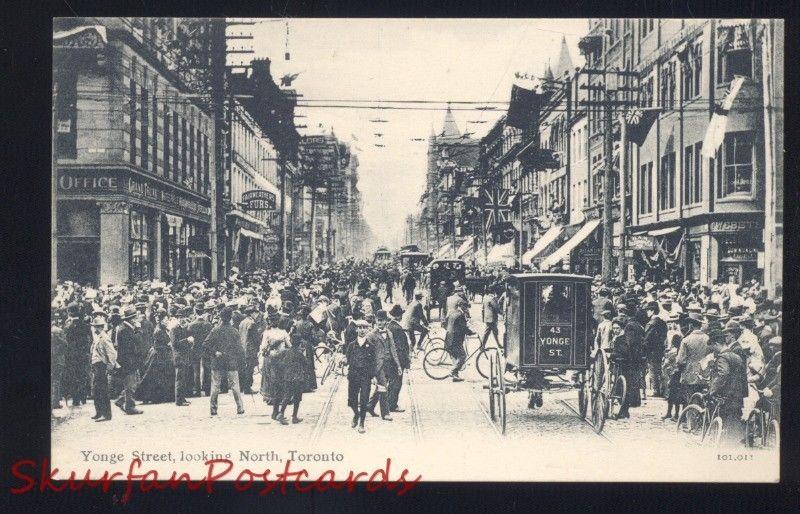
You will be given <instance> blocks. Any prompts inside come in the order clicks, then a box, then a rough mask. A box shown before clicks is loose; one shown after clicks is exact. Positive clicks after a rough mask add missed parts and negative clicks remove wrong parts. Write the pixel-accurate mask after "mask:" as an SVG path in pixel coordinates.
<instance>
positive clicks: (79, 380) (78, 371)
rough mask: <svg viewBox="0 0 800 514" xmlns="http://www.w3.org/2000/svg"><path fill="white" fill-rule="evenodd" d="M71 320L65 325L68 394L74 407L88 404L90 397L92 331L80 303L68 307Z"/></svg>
mask: <svg viewBox="0 0 800 514" xmlns="http://www.w3.org/2000/svg"><path fill="white" fill-rule="evenodd" d="M67 315H68V316H69V319H68V320H67V322H66V324H65V325H64V338H65V339H66V340H67V347H66V358H65V361H66V378H67V380H66V393H67V395H68V396H71V397H72V405H81V404H85V403H86V397H87V396H88V395H89V372H90V370H91V366H92V364H91V361H92V354H91V348H92V329H91V328H90V327H89V325H88V323H86V321H85V319H84V316H83V314H82V307H81V305H80V304H79V303H77V302H73V303H71V304H69V305H68V306H67Z"/></svg>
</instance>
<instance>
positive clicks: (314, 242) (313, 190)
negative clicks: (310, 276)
mask: <svg viewBox="0 0 800 514" xmlns="http://www.w3.org/2000/svg"><path fill="white" fill-rule="evenodd" d="M316 191H317V187H316V185H314V184H312V185H311V243H310V244H311V266H312V267H313V266H314V264H316V262H317V227H316V225H315V224H314V222H315V221H316V220H315V219H314V210H315V209H314V208H315V204H316Z"/></svg>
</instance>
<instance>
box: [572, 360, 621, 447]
mask: <svg viewBox="0 0 800 514" xmlns="http://www.w3.org/2000/svg"><path fill="white" fill-rule="evenodd" d="M593 358H594V363H593V364H592V367H591V369H590V371H589V379H588V380H587V381H586V382H585V384H584V388H581V389H579V390H578V406H579V413H580V414H585V413H586V411H587V410H588V407H589V403H591V406H592V408H591V422H592V426H593V427H594V429H595V432H597V433H598V434H599V433H600V432H602V431H603V426H604V425H605V422H606V419H607V418H611V419H618V418H619V413H620V411H621V410H622V406H623V405H624V404H625V397H626V395H627V393H628V382H627V380H626V379H625V376H624V375H622V374H620V372H619V361H618V360H617V359H614V357H613V355H610V354H609V352H607V351H606V350H604V349H597V350H596V351H595V353H594V357H593Z"/></svg>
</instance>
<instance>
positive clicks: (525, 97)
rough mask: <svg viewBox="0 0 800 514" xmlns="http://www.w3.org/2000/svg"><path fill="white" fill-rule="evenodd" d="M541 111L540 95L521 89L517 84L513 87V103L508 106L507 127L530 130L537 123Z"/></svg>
mask: <svg viewBox="0 0 800 514" xmlns="http://www.w3.org/2000/svg"><path fill="white" fill-rule="evenodd" d="M538 110H539V95H537V94H536V91H533V90H530V89H525V88H524V87H519V86H517V85H516V84H514V85H512V86H511V101H510V102H509V104H508V114H507V115H506V125H508V126H510V127H516V128H518V129H522V130H525V129H528V128H530V127H531V126H532V125H533V124H534V123H536V121H537V120H536V118H537V117H538V115H537V113H538Z"/></svg>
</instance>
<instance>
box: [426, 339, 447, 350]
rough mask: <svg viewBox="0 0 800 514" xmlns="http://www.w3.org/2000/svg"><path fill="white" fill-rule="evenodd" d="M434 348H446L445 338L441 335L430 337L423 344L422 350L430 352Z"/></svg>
mask: <svg viewBox="0 0 800 514" xmlns="http://www.w3.org/2000/svg"><path fill="white" fill-rule="evenodd" d="M433 348H444V339H442V338H441V337H429V338H428V339H426V340H425V343H424V344H423V345H422V351H424V352H428V351H430V350H432V349H433Z"/></svg>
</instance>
